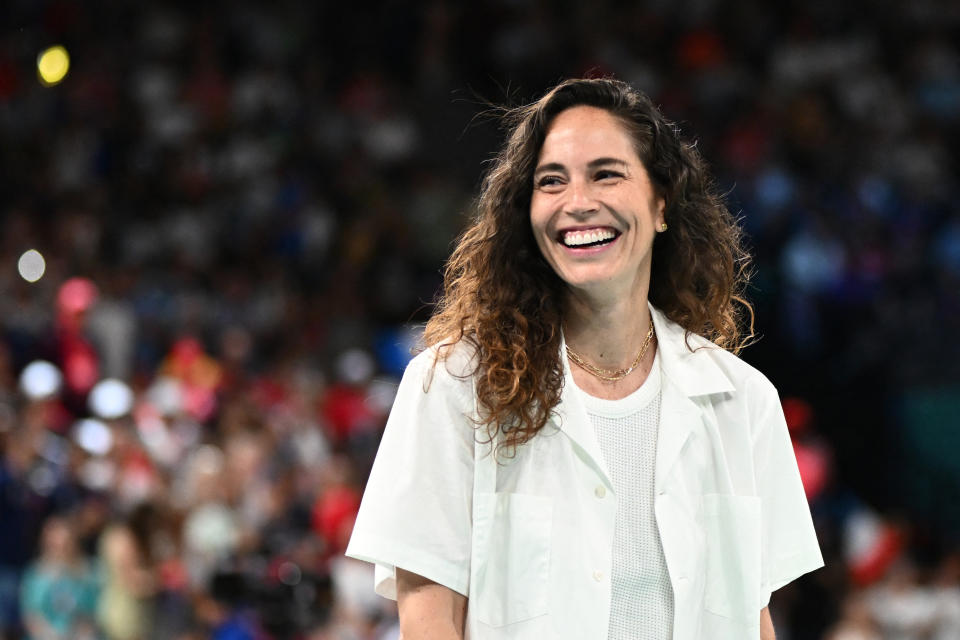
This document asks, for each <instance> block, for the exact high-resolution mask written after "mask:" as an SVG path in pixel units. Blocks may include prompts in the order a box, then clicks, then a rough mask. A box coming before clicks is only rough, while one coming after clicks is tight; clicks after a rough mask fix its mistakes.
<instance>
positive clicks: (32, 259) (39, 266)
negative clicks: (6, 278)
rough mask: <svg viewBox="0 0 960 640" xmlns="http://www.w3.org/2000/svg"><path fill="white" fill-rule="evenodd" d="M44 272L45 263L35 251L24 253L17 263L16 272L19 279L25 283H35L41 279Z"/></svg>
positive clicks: (41, 256)
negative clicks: (18, 274)
mask: <svg viewBox="0 0 960 640" xmlns="http://www.w3.org/2000/svg"><path fill="white" fill-rule="evenodd" d="M46 270H47V261H46V260H44V259H43V255H42V254H41V253H40V252H39V251H37V250H36V249H30V250H28V251H24V252H23V255H21V256H20V260H18V261H17V271H18V272H19V273H20V277H21V278H23V279H24V280H26V281H27V282H36V281H37V280H39V279H40V278H42V277H43V274H44V272H45V271H46Z"/></svg>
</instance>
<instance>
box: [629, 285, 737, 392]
mask: <svg viewBox="0 0 960 640" xmlns="http://www.w3.org/2000/svg"><path fill="white" fill-rule="evenodd" d="M647 306H648V307H649V308H650V315H651V317H652V318H653V327H654V329H655V330H656V332H657V341H658V343H659V349H660V358H661V361H660V362H661V366H662V368H663V375H664V376H665V377H666V378H669V379H670V381H671V382H673V384H675V385H677V387H679V389H680V390H681V391H682V392H683V393H685V394H686V395H687V396H688V397H691V398H692V397H694V396H703V395H709V394H711V393H731V392H734V391H736V387H734V385H733V383H732V382H731V381H730V378H729V377H728V376H727V374H726V373H725V372H724V370H723V369H722V368H721V367H720V365H719V364H717V358H715V357H713V356H712V354H711V353H710V352H711V351H714V350H718V351H722V349H721V348H720V347H718V346H717V345H715V344H714V343H712V342H710V341H709V340H707V339H706V338H704V337H702V336H699V335H697V334H695V333H690V334H689V335H688V334H687V331H686V329H684V328H683V327H681V326H680V325H678V324H677V323H676V322H674V321H672V320H670V319H669V318H668V317H667V316H666V315H664V313H663V312H662V311H660V310H659V309H657V308H656V307H654V306H653V305H652V304H650V303H649V302H648V303H647ZM688 343H689V347H688V346H687V345H688ZM691 349H693V350H692V351H691Z"/></svg>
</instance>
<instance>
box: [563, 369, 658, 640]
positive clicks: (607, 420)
mask: <svg viewBox="0 0 960 640" xmlns="http://www.w3.org/2000/svg"><path fill="white" fill-rule="evenodd" d="M581 395H582V396H583V401H584V404H585V405H586V409H587V414H588V415H589V416H590V422H591V424H592V425H593V429H594V431H595V432H596V435H597V440H598V441H599V443H600V449H601V451H602V452H603V457H604V460H605V461H606V463H607V470H608V471H609V472H610V476H611V480H612V482H613V487H614V490H615V491H616V494H617V516H616V524H615V526H614V535H613V575H612V576H611V588H612V596H611V603H610V631H609V634H608V636H607V637H608V640H627V639H629V640H669V638H672V637H673V588H672V587H671V585H670V576H669V574H668V572H667V564H666V560H665V559H664V557H663V547H662V546H661V544H660V534H659V532H658V531H657V523H656V519H655V516H654V512H653V496H654V487H653V476H654V468H655V466H656V464H655V463H656V457H657V429H658V427H659V425H660V358H659V353H658V354H657V355H656V356H655V357H654V362H653V368H652V369H651V371H650V374H649V375H648V376H647V379H646V380H645V381H644V382H643V384H642V385H641V386H640V388H639V389H637V390H636V391H634V392H633V393H631V394H630V395H629V396H627V397H626V398H622V399H620V400H602V399H600V398H596V397H594V396H591V395H589V394H587V393H584V392H582V391H581Z"/></svg>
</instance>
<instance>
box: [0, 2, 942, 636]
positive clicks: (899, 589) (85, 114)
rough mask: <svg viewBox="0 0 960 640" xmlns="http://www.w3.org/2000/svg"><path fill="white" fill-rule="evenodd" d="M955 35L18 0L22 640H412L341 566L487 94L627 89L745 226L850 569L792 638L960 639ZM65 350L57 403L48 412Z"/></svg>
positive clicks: (355, 571)
mask: <svg viewBox="0 0 960 640" xmlns="http://www.w3.org/2000/svg"><path fill="white" fill-rule="evenodd" d="M958 42H960V5H957V4H956V3H953V2H946V1H943V2H939V1H933V0H929V1H928V0H920V1H915V2H909V3H901V2H892V1H890V2H835V1H834V2H825V1H821V0H812V1H805V2H783V3H776V5H774V3H769V2H761V1H760V0H723V1H721V0H685V1H667V0H656V1H651V2H622V3H618V2H594V3H583V2H576V3H575V2H546V1H542V2H538V1H535V0H500V1H496V2H488V3H483V4H482V5H480V4H477V3H473V4H469V5H468V4H466V3H463V4H461V3H454V2H444V1H439V0H438V1H435V2H424V3H406V2H383V3H379V4H375V3H371V4H367V3H326V2H318V3H298V2H276V3H271V4H269V5H261V4H258V3H254V2H248V1H245V0H240V1H235V2H229V3H226V2H211V3H201V4H199V5H197V4H195V3H186V2H182V3H176V2H171V3H162V2H156V1H146V2H137V3H129V2H119V1H116V2H90V3H87V2H73V1H60V2H34V1H26V0H11V1H8V2H7V3H5V4H4V5H3V8H2V9H0V225H2V233H0V454H2V455H0V633H6V634H7V636H9V637H11V638H16V637H20V634H21V631H22V623H23V620H24V619H25V618H27V617H30V616H32V617H33V618H32V619H48V621H51V622H50V623H51V624H52V625H53V627H54V628H60V627H58V626H57V625H61V626H62V625H66V626H63V629H65V631H63V633H64V634H65V635H62V636H60V637H80V634H81V633H82V632H83V633H89V634H92V636H91V637H95V636H96V635H97V634H101V635H103V637H110V638H121V637H142V638H153V637H162V638H195V637H196V638H199V637H217V638H247V637H249V638H254V637H257V638H260V637H277V638H285V637H309V638H386V637H393V636H391V635H390V634H391V633H394V631H391V627H392V624H393V623H392V620H393V615H394V614H393V612H392V610H391V605H390V603H387V602H386V601H380V600H378V599H377V598H376V597H375V596H372V595H370V594H369V593H368V592H369V591H370V586H371V584H372V577H371V575H370V574H369V573H367V568H366V567H364V566H362V565H355V564H354V563H352V562H350V561H347V560H344V559H343V558H342V557H341V553H342V550H343V546H344V544H345V541H346V539H347V538H348V536H349V529H350V523H351V519H352V515H353V513H354V512H355V509H356V503H357V500H358V496H359V494H360V492H361V491H362V483H363V479H364V478H365V477H366V473H367V470H368V468H369V464H370V462H371V460H372V456H373V454H374V452H375V450H376V443H377V439H378V434H379V430H380V429H381V428H382V425H383V422H384V419H385V414H386V410H387V408H388V407H389V403H390V400H391V398H392V390H393V389H394V388H395V384H396V380H397V379H398V376H399V374H400V372H402V368H403V365H404V364H405V362H406V358H407V349H408V348H409V346H410V345H411V344H412V343H413V342H414V341H415V339H416V336H417V326H418V325H420V324H422V323H423V322H424V321H425V320H426V318H427V317H428V315H429V310H430V307H429V303H430V301H431V300H433V299H434V296H435V294H436V292H437V289H438V286H439V284H440V269H441V267H442V264H443V261H444V259H445V257H446V256H447V255H448V253H449V251H450V247H451V242H452V240H453V239H454V238H455V236H456V233H457V232H458V230H460V229H461V228H462V226H463V224H464V222H465V221H466V219H467V216H469V214H470V208H471V203H472V198H473V197H474V196H475V195H476V191H477V187H478V185H479V181H480V178H481V176H482V174H483V171H484V167H485V164H484V163H485V161H486V160H488V159H489V158H490V157H491V156H492V154H493V153H494V152H495V151H496V150H497V148H498V147H499V144H500V143H501V140H502V137H501V131H500V129H499V127H498V124H497V122H496V119H495V118H494V117H493V116H492V115H491V114H492V109H491V107H493V106H495V105H516V104H521V103H524V102H527V101H530V100H532V99H535V98H536V97H538V96H539V95H540V94H542V92H543V91H544V90H545V89H547V88H548V87H550V86H551V85H552V84H555V83H556V82H558V81H559V80H561V79H563V78H566V77H574V76H582V75H614V76H616V77H618V78H621V79H623V80H627V81H629V82H631V83H633V84H634V85H635V86H637V87H638V88H640V89H642V90H644V91H646V92H647V93H649V94H650V95H651V96H652V97H653V99H654V101H655V102H656V103H657V104H659V105H660V106H661V109H662V110H663V111H664V113H665V114H666V115H667V116H668V117H669V118H671V119H673V120H675V121H677V122H679V123H680V126H681V128H682V130H683V132H684V133H685V135H686V136H688V137H690V138H691V139H695V140H697V141H698V145H699V149H700V151H701V153H702V154H703V155H704V156H705V158H706V159H707V160H708V162H709V163H710V164H711V166H712V168H713V170H714V172H715V174H716V175H717V178H718V180H719V183H720V185H721V187H722V189H723V190H724V191H726V192H728V194H729V195H728V203H729V205H730V207H731V209H732V210H733V211H735V212H736V213H737V214H738V215H739V216H740V217H741V218H742V223H743V226H744V228H745V229H746V231H747V233H748V235H749V243H750V246H751V248H752V251H753V253H754V257H755V266H756V269H755V277H754V280H753V286H752V288H751V290H750V292H749V294H750V299H751V301H752V302H753V303H754V307H755V310H756V328H757V330H758V332H759V334H760V335H761V336H762V338H761V339H760V340H759V342H757V343H756V344H755V345H754V346H751V347H749V348H748V349H747V350H746V351H745V352H744V353H743V357H744V358H745V359H746V360H747V361H749V362H751V363H753V364H755V365H756V366H757V367H759V368H760V369H761V370H762V371H764V372H765V373H766V374H767V375H768V376H769V377H770V378H771V380H773V382H774V383H775V384H776V385H777V387H778V389H779V390H780V392H781V395H782V397H783V398H784V401H785V411H786V413H787V416H788V422H789V423H790V426H791V430H792V433H793V435H794V438H795V445H796V447H797V454H798V459H799V461H800V465H801V470H802V472H803V475H804V480H805V484H806V486H807V489H808V495H809V497H810V499H811V505H812V510H813V513H814V516H815V520H816V522H817V526H818V532H819V534H820V539H821V544H822V547H823V551H824V555H825V558H826V560H827V564H828V566H827V568H825V569H822V570H820V571H818V572H816V573H815V574H812V575H810V576H807V577H805V578H803V579H802V580H800V581H798V582H797V583H795V584H793V585H791V586H789V587H786V588H785V589H783V590H781V591H779V592H777V593H776V594H775V595H774V599H773V602H772V605H771V609H772V610H773V613H774V619H775V622H776V624H777V629H778V637H779V638H780V639H781V640H786V639H790V638H796V639H800V638H821V637H830V638H852V637H854V636H853V635H844V634H845V633H846V634H852V633H853V631H852V630H858V631H859V632H860V633H862V634H870V633H873V634H878V635H872V636H871V635H859V636H856V637H858V638H870V637H876V638H887V637H898V638H901V637H902V638H937V639H941V640H942V639H945V638H957V637H960V586H958V584H960V554H958V550H960V548H958V545H957V543H958V539H960V537H958V536H960V508H958V507H957V501H958V499H960V463H958V462H957V459H958V456H957V452H958V451H960V347H958V345H960V341H958V339H957V337H956V336H957V335H958V331H960V207H958V204H957V203H958V195H960V194H958V182H957V161H958V152H957V148H958V146H957V143H958V137H960V136H958V127H960V47H958ZM54 44H61V45H63V46H65V47H66V49H67V50H68V52H69V53H70V56H71V69H70V73H69V74H68V75H67V77H66V78H65V79H64V81H63V82H61V83H59V84H57V85H55V86H51V87H46V86H43V85H42V84H41V83H40V82H39V81H38V79H37V74H36V61H37V56H38V54H39V53H40V52H41V51H42V50H44V49H45V48H46V47H48V46H50V45H54ZM28 249H36V250H38V251H40V252H41V253H42V254H43V256H44V257H45V259H46V272H45V274H44V276H43V278H41V279H40V280H39V281H38V282H36V283H28V282H26V281H24V280H23V279H22V278H21V277H20V276H19V275H18V273H17V261H18V259H19V258H20V256H21V255H22V254H23V253H24V252H25V251H26V250H28ZM38 359H40V360H46V361H49V362H51V363H53V364H54V365H56V366H57V367H58V370H59V371H61V372H62V374H63V380H62V384H61V386H60V388H59V390H58V391H57V392H55V393H52V394H47V395H43V396H39V397H38V396H35V395H31V394H30V393H27V392H26V391H25V390H24V387H23V385H22V384H21V374H22V372H23V370H24V368H25V367H26V365H27V364H29V363H30V362H32V361H35V360H38ZM104 378H111V379H119V380H121V381H123V382H124V383H125V384H126V385H128V386H129V388H130V389H131V390H132V391H133V396H134V399H135V402H134V406H133V409H132V410H131V411H126V412H124V413H123V414H122V415H119V416H103V415H100V416H99V418H98V419H101V420H102V425H103V426H104V427H105V431H106V433H109V434H110V435H109V437H108V439H107V440H108V445H105V446H106V449H104V447H102V446H101V447H100V448H97V446H96V445H91V444H90V441H89V438H90V437H92V436H89V434H95V433H102V432H103V430H99V431H98V430H97V429H98V428H99V427H90V426H89V424H87V423H79V422H78V421H80V420H82V419H84V418H90V417H94V418H97V417H98V416H97V415H95V414H97V411H96V410H95V409H94V408H91V405H90V402H89V397H90V391H91V388H92V387H93V385H94V383H96V382H97V381H98V380H101V379H104ZM101 413H102V412H101ZM82 424H87V426H86V427H84V428H81V425H82ZM84 429H86V431H85V430H84ZM83 434H88V435H87V436H86V437H87V439H85V436H83ZM51 522H53V523H56V524H57V525H58V526H59V527H60V528H61V530H62V531H64V532H65V533H64V536H63V538H64V540H65V541H63V540H62V541H61V543H60V546H59V547H58V546H57V543H55V542H53V541H52V539H53V537H54V536H52V534H51V535H49V536H48V537H50V538H51V541H48V542H47V543H45V544H41V543H40V535H41V533H40V532H41V531H42V530H43V528H44V526H45V525H48V529H49V528H50V527H49V525H50V523H51ZM104 532H110V533H111V534H112V533H117V535H116V536H112V537H111V536H107V535H104ZM107 539H109V540H112V541H116V540H120V541H121V542H117V543H116V544H114V542H109V543H108V542H104V540H107ZM123 541H126V542H123ZM57 549H59V551H58V550H57ZM64 567H66V568H67V569H64ZM58 568H59V569H58ZM44 571H46V573H44ZM64 572H66V573H64ZM62 575H69V576H73V578H71V580H73V581H72V582H71V581H70V580H67V583H68V584H67V586H65V587H63V589H64V590H65V593H70V594H72V595H70V596H69V597H66V596H63V597H60V599H59V600H57V599H56V598H54V600H53V601H55V603H54V604H50V602H53V601H50V602H47V604H46V605H45V604H44V602H45V601H44V599H43V598H44V597H45V596H44V595H43V594H48V595H49V594H50V593H54V592H56V588H57V587H56V585H57V584H60V583H58V582H57V580H60V578H57V577H56V576H62ZM37 576H40V577H39V578H38V577H37ZM28 578H29V579H28ZM61 582H62V580H61ZM25 585H27V586H25ZM78 594H81V595H78ZM82 594H88V595H89V597H87V596H86V595H83V596H82ZM118 594H119V595H118ZM81 596H82V597H81ZM51 597H52V596H51ZM57 603H59V604H57ZM64 603H66V604H64ZM105 603H110V604H109V606H108V605H107V604H105ZM51 607H52V608H51ZM104 609H112V610H113V611H121V612H124V613H123V615H120V614H117V615H116V616H114V617H119V618H124V616H126V618H125V619H124V620H125V621H124V620H122V621H121V622H116V621H114V622H110V621H109V620H108V619H107V618H109V616H107V615H106V614H104V613H103V612H102V611H103V610H104ZM98 611H100V613H98ZM127 618H128V619H127ZM138 619H139V620H144V621H148V622H141V623H139V624H138V623H136V622H130V620H134V621H135V620H138ZM78 621H79V622H78ZM82 629H84V630H85V631H81V630H82ZM896 633H901V634H905V635H894V634H896ZM230 634H234V635H230ZM244 634H246V635H244ZM831 634H832V635H831ZM951 634H952V635H951Z"/></svg>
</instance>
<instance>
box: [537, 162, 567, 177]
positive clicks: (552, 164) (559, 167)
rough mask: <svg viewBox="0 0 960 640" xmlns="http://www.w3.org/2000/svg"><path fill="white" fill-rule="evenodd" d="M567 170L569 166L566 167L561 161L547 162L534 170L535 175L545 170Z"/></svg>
mask: <svg viewBox="0 0 960 640" xmlns="http://www.w3.org/2000/svg"><path fill="white" fill-rule="evenodd" d="M566 170H567V168H566V167H564V166H563V165H562V164H560V163H559V162H548V163H547V164H542V165H540V166H539V167H537V168H536V169H534V170H533V175H537V174H538V173H543V172H545V171H561V172H562V171H566Z"/></svg>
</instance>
